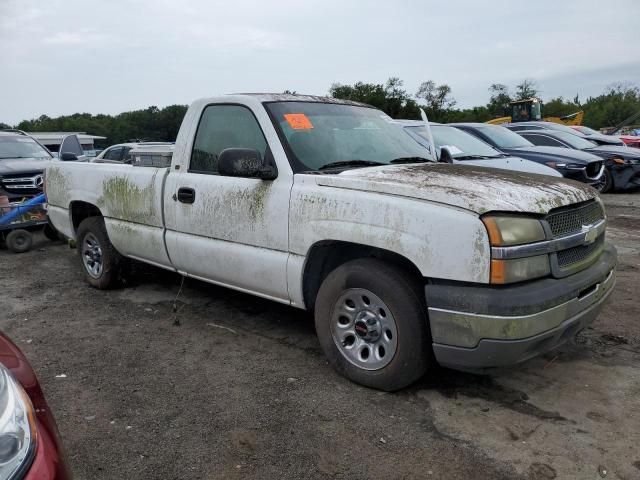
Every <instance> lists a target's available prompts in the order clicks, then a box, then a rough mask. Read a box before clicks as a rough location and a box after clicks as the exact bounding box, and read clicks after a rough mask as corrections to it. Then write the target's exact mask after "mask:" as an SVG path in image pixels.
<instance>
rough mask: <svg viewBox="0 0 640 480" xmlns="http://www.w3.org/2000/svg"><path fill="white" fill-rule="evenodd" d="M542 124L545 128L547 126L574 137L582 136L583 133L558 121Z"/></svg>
mask: <svg viewBox="0 0 640 480" xmlns="http://www.w3.org/2000/svg"><path fill="white" fill-rule="evenodd" d="M544 126H545V128H548V129H549V130H555V131H556V132H565V133H570V134H571V135H573V136H575V137H583V136H584V134H583V133H582V132H579V131H577V130H574V129H573V128H571V127H567V126H566V125H561V124H560V123H553V122H547V123H545V124H544Z"/></svg>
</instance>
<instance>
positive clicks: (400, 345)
mask: <svg viewBox="0 0 640 480" xmlns="http://www.w3.org/2000/svg"><path fill="white" fill-rule="evenodd" d="M350 289H366V290H368V291H370V292H371V293H373V294H375V295H376V296H377V297H379V298H380V299H381V300H382V301H383V302H384V303H385V305H386V307H387V308H388V309H389V311H390V313H391V315H392V316H393V317H394V319H395V324H396V331H397V336H396V341H397V343H396V350H395V354H394V355H393V357H392V359H391V361H390V362H389V363H388V364H386V365H385V366H383V367H382V368H379V369H377V370H366V369H364V368H361V367H359V366H357V365H354V363H352V361H350V360H348V359H347V357H346V356H345V355H343V353H342V352H341V350H340V349H339V348H338V346H337V345H336V341H334V337H333V335H332V332H331V328H332V327H331V322H332V317H333V312H334V308H335V307H336V305H337V302H338V301H339V299H340V298H341V297H342V296H343V294H344V293H345V292H347V291H348V290H350ZM315 325H316V333H317V335H318V339H319V341H320V345H321V346H322V349H323V350H324V353H325V355H326V357H327V359H328V360H329V363H330V364H331V365H332V366H333V367H334V368H335V369H336V370H337V371H338V373H340V374H341V375H343V376H345V377H346V378H348V379H350V380H352V381H354V382H356V383H359V384H361V385H364V386H367V387H371V388H376V389H379V390H385V391H395V390H399V389H401V388H404V387H406V386H408V385H410V384H412V383H413V382H415V381H416V380H418V379H419V378H420V377H422V376H423V375H424V374H425V372H426V371H427V369H428V367H429V366H430V365H432V364H433V363H435V362H434V360H433V350H432V348H431V335H430V332H429V327H428V323H427V310H426V305H425V301H424V293H422V292H421V285H420V284H419V282H418V281H417V280H414V279H413V278H412V276H411V275H410V274H409V273H407V272H405V271H404V270H402V269H400V268H398V267H395V266H394V265H391V264H389V263H386V262H383V261H380V260H377V259H373V258H365V259H358V260H352V261H350V262H347V263H345V264H343V265H341V266H340V267H338V268H337V269H335V270H334V271H333V272H331V273H330V274H329V275H328V276H327V278H326V279H325V280H324V282H323V283H322V285H321V286H320V290H319V291H318V295H317V298H316V304H315Z"/></svg>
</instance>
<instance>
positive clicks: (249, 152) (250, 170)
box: [218, 148, 276, 180]
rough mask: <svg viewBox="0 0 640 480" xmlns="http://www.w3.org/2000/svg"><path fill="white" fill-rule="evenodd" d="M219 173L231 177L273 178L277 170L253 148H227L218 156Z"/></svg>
mask: <svg viewBox="0 0 640 480" xmlns="http://www.w3.org/2000/svg"><path fill="white" fill-rule="evenodd" d="M218 173H219V174H220V175H226V176H229V177H249V178H262V179H264V180H273V179H274V178H276V171H275V168H273V167H272V166H270V165H265V162H264V161H263V159H262V156H261V155H260V152H259V151H258V150H255V149H253V148H225V149H224V150H222V152H220V156H219V157H218Z"/></svg>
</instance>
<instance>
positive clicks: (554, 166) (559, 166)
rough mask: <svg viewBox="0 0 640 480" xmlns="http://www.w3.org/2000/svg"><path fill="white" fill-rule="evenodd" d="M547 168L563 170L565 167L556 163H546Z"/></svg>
mask: <svg viewBox="0 0 640 480" xmlns="http://www.w3.org/2000/svg"><path fill="white" fill-rule="evenodd" d="M546 165H547V167H551V168H565V167H566V166H567V164H566V163H558V162H547V163H546Z"/></svg>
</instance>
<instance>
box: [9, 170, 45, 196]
mask: <svg viewBox="0 0 640 480" xmlns="http://www.w3.org/2000/svg"><path fill="white" fill-rule="evenodd" d="M0 186H2V188H3V189H4V190H6V191H7V192H9V193H15V194H26V195H28V194H35V193H39V192H41V191H42V172H23V173H12V174H4V175H3V176H2V179H1V180H0Z"/></svg>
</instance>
